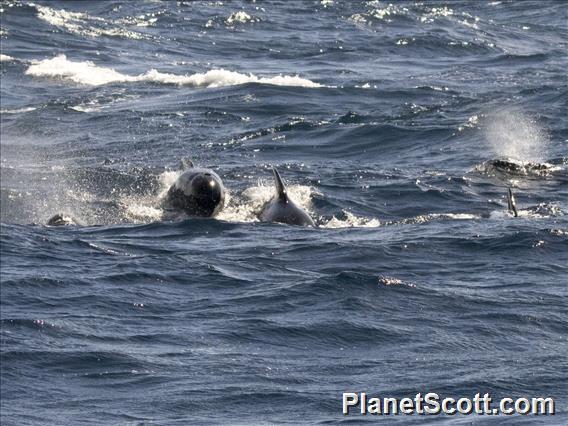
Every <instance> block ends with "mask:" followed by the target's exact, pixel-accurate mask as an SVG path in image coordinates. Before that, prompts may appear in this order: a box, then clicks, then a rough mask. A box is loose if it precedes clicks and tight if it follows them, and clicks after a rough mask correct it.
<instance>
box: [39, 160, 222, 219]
mask: <svg viewBox="0 0 568 426" xmlns="http://www.w3.org/2000/svg"><path fill="white" fill-rule="evenodd" d="M182 167H184V168H186V170H185V171H184V172H183V173H182V174H181V175H179V176H178V178H177V179H176V180H175V182H174V183H173V185H172V186H170V188H169V189H168V192H167V194H166V196H165V197H164V199H163V200H162V206H163V207H164V208H165V209H166V210H177V211H183V212H184V213H186V214H188V215H190V216H201V217H213V216H215V215H216V214H217V213H219V212H220V211H221V209H222V208H223V205H224V203H225V188H224V187H223V182H222V181H221V178H220V177H219V175H218V174H217V173H215V172H214V171H213V170H211V169H205V168H200V167H195V166H194V165H193V163H192V162H191V161H188V160H183V161H182ZM77 224H79V222H77V221H76V220H75V219H73V218H72V217H69V216H67V215H65V214H63V213H58V214H56V215H54V216H52V217H51V218H50V219H49V220H48V221H47V225H48V226H68V225H77Z"/></svg>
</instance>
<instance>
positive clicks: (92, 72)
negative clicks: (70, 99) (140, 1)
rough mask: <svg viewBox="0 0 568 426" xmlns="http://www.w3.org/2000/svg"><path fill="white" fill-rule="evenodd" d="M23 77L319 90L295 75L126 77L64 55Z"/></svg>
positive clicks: (158, 74) (40, 64)
mask: <svg viewBox="0 0 568 426" xmlns="http://www.w3.org/2000/svg"><path fill="white" fill-rule="evenodd" d="M26 74H27V75H31V76H34V77H51V78H60V79H63V80H69V81H72V82H74V83H78V84H84V85H89V86H101V85H105V84H112V83H135V82H152V83H160V84H173V85H179V86H194V87H222V86H235V85H238V84H246V83H259V84H272V85H275V86H296V87H306V88H316V87H322V85H321V84H319V83H316V82H313V81H311V80H308V79H305V78H301V77H299V76H297V75H295V76H290V75H278V76H275V77H258V76H256V75H254V74H242V73H239V72H235V71H228V70H224V69H214V70H210V71H207V72H205V73H195V74H191V75H177V74H168V73H162V72H159V71H156V70H155V69H152V70H150V71H148V72H146V73H144V74H140V75H129V74H122V73H120V72H118V71H116V70H114V69H113V68H107V67H100V66H97V65H95V64H94V63H93V62H91V61H84V62H74V61H70V60H68V59H67V57H66V56H65V55H58V56H56V57H54V58H52V59H44V60H41V61H35V63H33V64H32V65H30V66H29V67H28V69H27V70H26Z"/></svg>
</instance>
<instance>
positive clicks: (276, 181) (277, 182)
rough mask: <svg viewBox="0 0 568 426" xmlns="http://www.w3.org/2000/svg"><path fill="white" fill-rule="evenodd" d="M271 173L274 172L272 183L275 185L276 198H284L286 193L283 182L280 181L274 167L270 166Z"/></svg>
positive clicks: (286, 196)
mask: <svg viewBox="0 0 568 426" xmlns="http://www.w3.org/2000/svg"><path fill="white" fill-rule="evenodd" d="M272 173H273V174H274V184H275V185H276V194H277V195H278V198H280V199H282V200H286V199H287V198H288V195H287V194H286V187H285V186H284V182H282V178H281V177H280V173H278V170H276V167H273V168H272Z"/></svg>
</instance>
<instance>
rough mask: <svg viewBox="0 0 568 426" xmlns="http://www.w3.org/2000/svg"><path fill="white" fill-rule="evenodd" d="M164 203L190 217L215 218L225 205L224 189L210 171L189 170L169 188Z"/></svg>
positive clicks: (217, 177) (214, 174) (216, 176)
mask: <svg viewBox="0 0 568 426" xmlns="http://www.w3.org/2000/svg"><path fill="white" fill-rule="evenodd" d="M166 202H167V204H168V206H169V207H171V208H174V209H178V210H183V211H184V212H185V213H187V214H188V215H190V216H204V217H212V216H215V215H216V214H217V213H219V211H220V210H221V209H222V208H223V204H224V203H225V188H224V187H223V182H222V181H221V178H220V177H219V176H218V175H217V173H215V172H214V171H212V170H209V169H198V168H191V169H189V170H187V171H186V172H184V173H183V174H182V175H180V176H179V177H178V178H177V179H176V181H175V182H174V184H173V185H172V186H171V187H170V189H169V191H168V195H167V196H166Z"/></svg>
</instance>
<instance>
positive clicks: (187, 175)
mask: <svg viewBox="0 0 568 426" xmlns="http://www.w3.org/2000/svg"><path fill="white" fill-rule="evenodd" d="M196 176H205V177H209V178H212V179H213V180H214V181H215V182H217V183H218V184H219V185H220V186H221V187H223V183H222V181H221V178H220V177H219V175H218V174H217V173H215V172H214V171H213V170H211V169H200V168H192V169H190V170H186V171H185V172H183V173H182V174H181V175H180V176H179V177H178V178H177V179H176V185H178V186H181V187H186V186H187V185H189V184H190V183H191V181H192V180H193V179H194V178H195V177H196Z"/></svg>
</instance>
